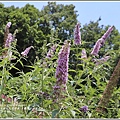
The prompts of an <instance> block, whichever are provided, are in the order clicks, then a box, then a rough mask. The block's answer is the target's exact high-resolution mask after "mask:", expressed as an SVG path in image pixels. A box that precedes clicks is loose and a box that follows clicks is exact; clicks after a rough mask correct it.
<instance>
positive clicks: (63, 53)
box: [53, 40, 70, 101]
mask: <svg viewBox="0 0 120 120" xmlns="http://www.w3.org/2000/svg"><path fill="white" fill-rule="evenodd" d="M69 54H70V42H69V41H67V40H66V41H65V42H64V45H63V46H62V48H61V50H60V52H59V57H58V65H57V68H56V74H55V76H56V78H57V81H56V85H55V86H54V87H53V89H54V95H55V98H56V99H59V98H60V99H62V98H64V95H62V94H63V93H64V92H63V91H65V90H66V83H67V80H68V61H69ZM55 101H57V100H55Z"/></svg>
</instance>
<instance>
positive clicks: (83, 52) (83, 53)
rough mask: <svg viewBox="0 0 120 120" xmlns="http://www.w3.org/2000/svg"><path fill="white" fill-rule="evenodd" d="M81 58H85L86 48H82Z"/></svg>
mask: <svg viewBox="0 0 120 120" xmlns="http://www.w3.org/2000/svg"><path fill="white" fill-rule="evenodd" d="M81 58H87V54H86V50H85V49H82V53H81Z"/></svg>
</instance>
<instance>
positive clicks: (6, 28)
mask: <svg viewBox="0 0 120 120" xmlns="http://www.w3.org/2000/svg"><path fill="white" fill-rule="evenodd" d="M11 24H12V23H11V22H8V23H7V25H6V26H5V32H7V33H9V28H10V26H11Z"/></svg>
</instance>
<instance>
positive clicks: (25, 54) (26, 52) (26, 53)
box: [21, 46, 34, 56]
mask: <svg viewBox="0 0 120 120" xmlns="http://www.w3.org/2000/svg"><path fill="white" fill-rule="evenodd" d="M31 48H34V47H33V46H30V47H28V48H26V49H25V51H24V52H21V54H22V55H23V56H27V55H28V53H29V51H30V49H31Z"/></svg>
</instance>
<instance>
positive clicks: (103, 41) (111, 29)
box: [101, 26, 114, 44]
mask: <svg viewBox="0 0 120 120" xmlns="http://www.w3.org/2000/svg"><path fill="white" fill-rule="evenodd" d="M113 27H114V26H112V27H109V28H108V30H107V31H106V33H105V34H104V35H103V36H102V37H101V39H102V43H103V44H104V43H105V40H106V39H107V38H108V37H109V35H110V34H111V32H112V31H113Z"/></svg>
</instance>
